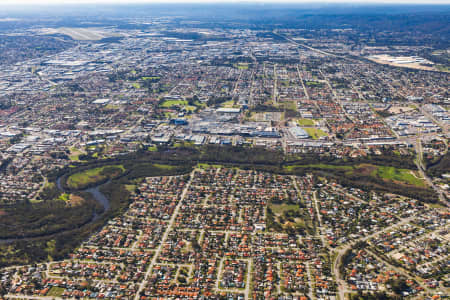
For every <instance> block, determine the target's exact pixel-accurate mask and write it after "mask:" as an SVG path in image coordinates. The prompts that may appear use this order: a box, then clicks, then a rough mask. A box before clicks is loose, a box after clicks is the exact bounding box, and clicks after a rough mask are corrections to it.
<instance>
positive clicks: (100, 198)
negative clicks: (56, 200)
mask: <svg viewBox="0 0 450 300" xmlns="http://www.w3.org/2000/svg"><path fill="white" fill-rule="evenodd" d="M61 179H62V176H61V177H59V178H58V179H57V180H56V186H57V187H58V189H59V190H60V191H61V192H66V191H65V190H64V188H63V187H62V184H61ZM109 182H110V181H108V182H106V183H104V184H100V185H98V186H95V187H92V188H89V189H85V190H83V192H87V193H89V194H91V195H92V196H93V197H94V199H95V200H96V201H97V202H98V203H100V204H101V205H102V206H103V213H101V214H97V213H96V212H95V211H94V212H93V214H92V218H91V220H90V221H89V222H88V223H86V224H85V225H88V224H92V223H94V222H95V221H97V220H98V218H99V217H100V216H101V215H102V214H104V213H105V212H106V211H108V210H109V208H110V206H111V205H110V203H109V200H108V198H106V196H105V195H103V193H102V192H101V191H100V187H101V186H102V185H105V184H108V183H109ZM85 225H83V226H85ZM71 230H74V229H69V230H65V231H62V232H58V233H52V234H48V235H41V236H38V237H21V238H13V239H11V238H8V239H2V238H0V244H8V243H12V242H16V241H32V240H36V239H41V238H46V237H52V236H56V235H58V234H61V233H64V232H67V231H71Z"/></svg>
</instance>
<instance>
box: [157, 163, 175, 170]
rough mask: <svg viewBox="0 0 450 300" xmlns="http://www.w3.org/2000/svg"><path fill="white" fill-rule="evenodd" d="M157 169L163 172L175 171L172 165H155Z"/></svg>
mask: <svg viewBox="0 0 450 300" xmlns="http://www.w3.org/2000/svg"><path fill="white" fill-rule="evenodd" d="M153 165H154V166H155V167H157V168H159V169H163V170H172V169H175V168H176V167H175V166H171V165H162V164H153Z"/></svg>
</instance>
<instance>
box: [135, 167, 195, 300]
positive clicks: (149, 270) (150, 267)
mask: <svg viewBox="0 0 450 300" xmlns="http://www.w3.org/2000/svg"><path fill="white" fill-rule="evenodd" d="M195 171H196V170H195V169H194V170H193V171H192V172H191V175H190V178H189V182H188V183H187V184H186V186H185V187H184V190H183V193H182V194H181V197H180V200H179V201H178V204H177V206H176V208H175V210H174V212H173V214H172V217H171V218H170V221H169V224H168V226H167V229H166V231H165V232H164V235H163V237H162V238H161V242H160V243H159V246H158V249H157V250H156V252H155V254H154V255H153V259H152V261H151V263H150V266H149V267H148V270H147V273H145V277H144V280H142V282H141V284H140V286H139V289H138V291H137V293H136V296H135V297H134V299H135V300H139V297H140V294H141V292H142V291H143V290H144V287H145V284H146V283H147V281H148V278H149V276H150V274H151V272H152V269H153V267H154V265H155V264H156V261H157V259H158V257H159V254H160V253H161V250H162V248H163V246H164V243H165V242H166V240H167V237H168V236H169V233H170V232H171V231H172V227H173V223H174V222H175V219H176V217H177V215H178V211H179V210H180V208H181V206H182V205H183V200H184V197H185V196H186V193H187V191H188V190H189V186H190V185H191V182H192V178H193V177H194V174H195Z"/></svg>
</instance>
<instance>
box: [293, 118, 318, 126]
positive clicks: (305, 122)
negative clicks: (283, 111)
mask: <svg viewBox="0 0 450 300" xmlns="http://www.w3.org/2000/svg"><path fill="white" fill-rule="evenodd" d="M297 123H298V125H300V126H314V124H315V123H314V121H313V120H311V119H299V120H297Z"/></svg>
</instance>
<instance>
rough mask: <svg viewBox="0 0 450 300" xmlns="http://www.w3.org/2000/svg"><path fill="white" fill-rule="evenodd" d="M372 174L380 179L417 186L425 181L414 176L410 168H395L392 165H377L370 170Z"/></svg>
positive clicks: (421, 185)
mask: <svg viewBox="0 0 450 300" xmlns="http://www.w3.org/2000/svg"><path fill="white" fill-rule="evenodd" d="M371 175H372V176H378V177H380V178H382V179H386V180H392V181H400V182H403V183H406V184H411V185H415V186H419V187H425V186H426V183H425V181H424V180H423V179H421V178H418V177H416V176H414V175H413V174H412V173H411V170H408V169H397V168H394V167H386V166H377V169H376V170H374V171H372V173H371Z"/></svg>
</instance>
